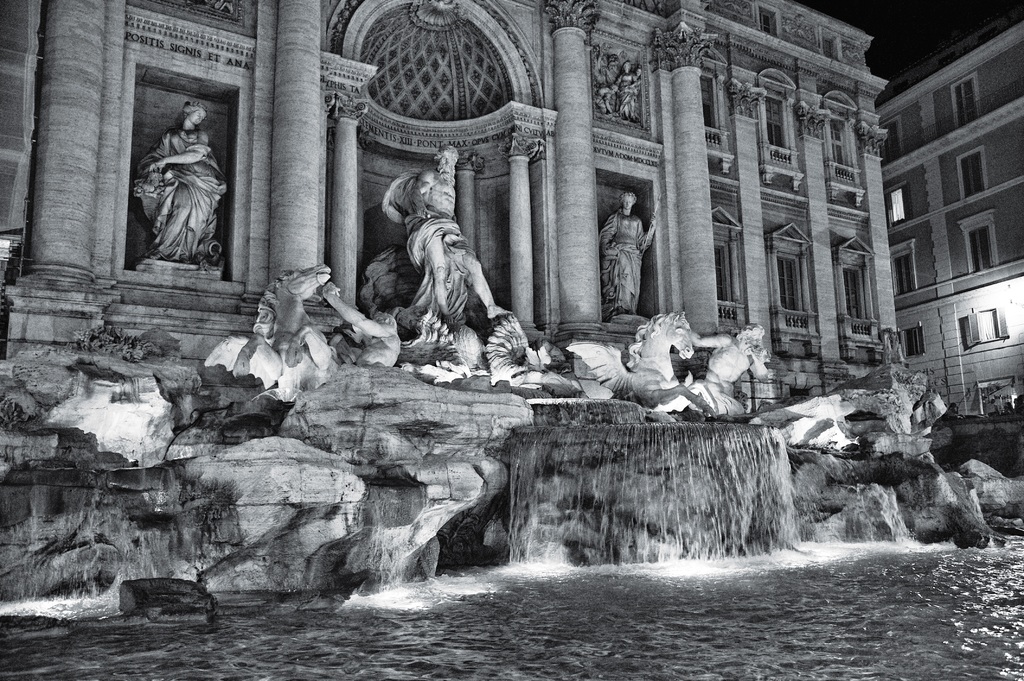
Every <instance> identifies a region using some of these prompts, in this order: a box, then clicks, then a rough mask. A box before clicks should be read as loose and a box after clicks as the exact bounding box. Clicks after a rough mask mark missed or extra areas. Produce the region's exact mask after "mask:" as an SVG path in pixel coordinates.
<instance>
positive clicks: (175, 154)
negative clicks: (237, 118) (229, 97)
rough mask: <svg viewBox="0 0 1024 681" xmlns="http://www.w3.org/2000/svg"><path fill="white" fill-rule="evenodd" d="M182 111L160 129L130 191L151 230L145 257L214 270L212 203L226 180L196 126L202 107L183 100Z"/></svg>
mask: <svg viewBox="0 0 1024 681" xmlns="http://www.w3.org/2000/svg"><path fill="white" fill-rule="evenodd" d="M182 115H183V120H182V123H181V125H180V127H176V128H169V129H168V130H167V131H166V132H164V134H163V135H162V136H161V137H160V141H159V142H157V143H156V144H155V145H154V146H153V148H152V149H150V151H149V153H148V154H146V155H145V156H144V157H143V158H142V161H141V162H140V163H139V167H138V179H137V180H135V190H134V193H135V196H137V197H139V198H140V199H141V200H142V206H143V211H144V212H145V214H146V217H147V218H149V219H150V220H151V221H152V223H153V233H154V234H155V235H156V239H155V240H154V241H153V243H152V244H151V245H150V247H149V250H148V251H147V252H146V255H145V258H147V259H150V260H163V261H167V262H172V263H183V264H187V265H194V266H198V267H199V268H200V269H203V270H208V269H214V268H217V267H219V266H220V264H221V246H220V244H219V243H218V242H217V241H216V240H215V239H214V232H215V231H216V229H217V206H218V205H219V204H220V200H221V197H222V196H224V194H225V192H227V190H228V184H227V181H226V180H225V178H224V173H222V172H221V170H220V168H219V167H218V165H217V161H216V159H214V157H213V150H212V149H210V140H209V137H208V136H207V134H206V133H205V132H204V131H202V130H199V125H200V124H201V123H202V122H203V121H204V120H205V119H206V116H207V110H206V107H205V106H203V105H202V104H200V103H199V102H185V106H184V107H183V108H182Z"/></svg>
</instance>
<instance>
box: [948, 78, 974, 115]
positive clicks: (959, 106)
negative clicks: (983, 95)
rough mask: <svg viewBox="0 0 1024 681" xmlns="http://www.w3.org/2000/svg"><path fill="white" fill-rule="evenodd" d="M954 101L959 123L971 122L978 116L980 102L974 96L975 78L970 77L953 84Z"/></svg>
mask: <svg viewBox="0 0 1024 681" xmlns="http://www.w3.org/2000/svg"><path fill="white" fill-rule="evenodd" d="M953 103H954V106H955V107H956V122H957V125H964V124H966V123H970V122H971V121H973V120H974V119H975V118H977V117H978V102H977V100H976V99H975V98H974V79H973V78H968V79H967V80H965V81H962V82H959V83H957V84H956V85H954V86H953Z"/></svg>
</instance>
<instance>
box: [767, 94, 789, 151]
mask: <svg viewBox="0 0 1024 681" xmlns="http://www.w3.org/2000/svg"><path fill="white" fill-rule="evenodd" d="M764 114H765V116H764V118H765V123H767V124H768V144H771V145H773V146H776V147H784V146H786V139H785V137H783V135H782V101H781V100H778V99H775V98H773V97H765V99H764Z"/></svg>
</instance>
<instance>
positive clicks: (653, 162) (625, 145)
mask: <svg viewBox="0 0 1024 681" xmlns="http://www.w3.org/2000/svg"><path fill="white" fill-rule="evenodd" d="M594 153H595V154H598V155H600V156H605V157H608V158H614V159H618V160H622V161H630V162H632V163H636V164H639V165H642V166H647V167H650V168H659V167H661V158H662V145H661V144H658V143H657V142H648V141H647V140H642V139H638V138H636V137H630V136H629V135H623V134H621V133H617V132H613V131H611V130H602V129H595V130H594Z"/></svg>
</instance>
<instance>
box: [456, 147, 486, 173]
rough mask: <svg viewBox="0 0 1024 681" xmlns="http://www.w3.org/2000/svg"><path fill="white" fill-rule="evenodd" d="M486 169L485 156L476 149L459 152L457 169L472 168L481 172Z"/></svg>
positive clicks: (475, 171) (476, 171)
mask: <svg viewBox="0 0 1024 681" xmlns="http://www.w3.org/2000/svg"><path fill="white" fill-rule="evenodd" d="M483 169H484V157H483V156H481V155H480V154H478V153H476V152H475V151H470V152H463V153H461V154H459V160H458V161H456V162H455V170H456V171H459V170H472V171H473V172H474V173H479V172H481V171H482V170H483Z"/></svg>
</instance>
